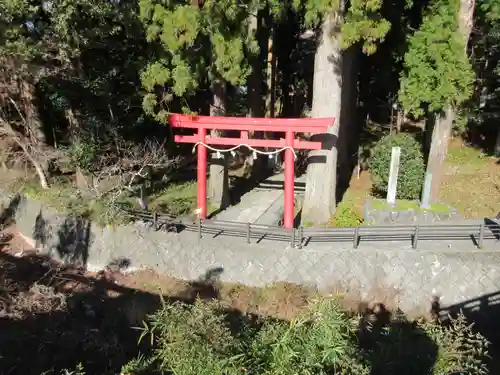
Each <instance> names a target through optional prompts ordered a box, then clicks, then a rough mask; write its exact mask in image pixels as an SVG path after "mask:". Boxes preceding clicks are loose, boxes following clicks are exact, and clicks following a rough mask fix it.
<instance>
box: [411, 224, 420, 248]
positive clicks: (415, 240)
mask: <svg viewBox="0 0 500 375" xmlns="http://www.w3.org/2000/svg"><path fill="white" fill-rule="evenodd" d="M419 232H420V226H419V225H418V224H417V225H415V233H414V234H413V241H412V242H413V243H412V248H414V249H416V248H417V245H418V234H419Z"/></svg>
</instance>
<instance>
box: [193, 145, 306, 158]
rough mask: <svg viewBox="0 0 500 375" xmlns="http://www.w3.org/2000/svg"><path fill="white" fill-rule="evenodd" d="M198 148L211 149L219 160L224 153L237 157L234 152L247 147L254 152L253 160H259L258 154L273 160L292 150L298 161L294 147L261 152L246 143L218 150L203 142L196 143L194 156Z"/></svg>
mask: <svg viewBox="0 0 500 375" xmlns="http://www.w3.org/2000/svg"><path fill="white" fill-rule="evenodd" d="M197 146H203V147H205V148H207V149H209V150H211V151H214V152H216V153H217V154H216V155H217V158H218V159H220V158H221V156H222V153H224V152H230V153H231V155H232V156H235V155H236V153H235V152H234V150H237V149H238V148H240V147H246V148H248V149H249V150H251V151H252V152H253V158H254V159H257V154H260V155H268V156H269V158H272V157H273V156H274V155H276V154H279V153H280V152H282V151H285V150H291V151H292V152H293V156H294V158H295V159H297V154H296V153H295V150H294V149H293V147H290V146H285V147H283V148H280V149H279V150H274V151H261V150H257V149H255V148H253V147H252V146H250V145H247V144H246V143H242V144H239V145H236V146H234V147H231V148H224V149H218V148H215V147H212V146H209V145H207V144H206V143H203V142H196V143H195V144H194V146H193V154H194V153H195V152H196V147H197Z"/></svg>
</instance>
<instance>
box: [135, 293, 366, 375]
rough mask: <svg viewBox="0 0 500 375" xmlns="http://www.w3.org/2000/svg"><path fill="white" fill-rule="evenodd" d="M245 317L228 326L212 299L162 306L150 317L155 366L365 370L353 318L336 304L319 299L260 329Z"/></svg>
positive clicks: (224, 370) (191, 370)
mask: <svg viewBox="0 0 500 375" xmlns="http://www.w3.org/2000/svg"><path fill="white" fill-rule="evenodd" d="M245 319H246V318H245V317H242V319H241V320H240V321H239V326H238V328H239V330H238V331H237V332H234V330H233V331H232V330H231V326H230V324H229V319H228V316H227V315H226V313H225V312H223V311H222V310H221V306H219V305H218V304H217V303H216V302H213V303H202V302H200V301H197V302H196V303H195V305H194V306H186V305H182V304H178V303H176V304H174V305H165V306H164V307H163V309H161V310H160V311H158V312H157V313H155V314H154V315H153V316H151V319H150V324H149V325H148V326H147V327H146V328H145V330H144V331H143V336H148V335H149V336H151V337H152V339H153V341H154V342H155V343H156V346H157V349H156V351H155V354H154V358H155V360H156V361H157V363H159V364H160V369H161V370H163V371H170V372H172V373H175V374H178V375H189V374H193V375H195V374H207V375H212V374H228V375H229V374H236V373H240V372H242V371H243V372H245V373H247V374H255V375H257V374H268V375H288V374H290V375H291V374H298V373H300V374H311V375H312V374H326V373H330V372H333V371H338V373H342V374H352V375H354V374H359V375H362V374H368V373H369V371H368V368H367V367H366V366H365V365H363V364H361V363H360V361H359V359H360V356H359V350H357V346H356V344H355V329H356V325H355V324H354V323H355V322H354V321H352V320H350V319H349V318H348V317H347V315H345V314H344V313H343V312H341V309H340V307H339V305H338V304H337V302H335V301H334V300H332V299H320V300H317V301H315V302H313V303H312V305H311V306H310V309H308V310H307V311H305V312H304V313H303V314H301V315H300V316H298V317H297V318H295V319H293V320H292V321H291V322H280V321H275V320H272V319H266V320H265V321H264V322H263V324H262V326H261V327H256V326H252V325H250V324H249V320H245Z"/></svg>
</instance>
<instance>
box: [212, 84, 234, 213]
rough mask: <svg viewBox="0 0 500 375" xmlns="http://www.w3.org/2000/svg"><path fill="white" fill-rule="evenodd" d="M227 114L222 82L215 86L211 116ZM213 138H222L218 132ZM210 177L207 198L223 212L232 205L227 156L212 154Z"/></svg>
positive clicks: (215, 132) (213, 131) (213, 132)
mask: <svg viewBox="0 0 500 375" xmlns="http://www.w3.org/2000/svg"><path fill="white" fill-rule="evenodd" d="M225 112H226V87H225V84H224V83H222V82H217V83H215V84H214V88H213V103H212V106H211V107H210V116H224V114H225ZM210 135H212V136H215V137H217V136H220V135H222V134H220V133H219V132H218V131H217V130H212V132H211V134H210ZM209 173H210V176H209V179H208V191H207V198H208V199H210V201H211V203H212V204H213V205H215V206H217V208H219V209H221V210H223V209H224V208H226V207H228V206H229V204H230V199H229V176H228V170H227V155H226V154H225V153H222V154H221V157H220V158H217V156H216V154H215V153H211V163H210V172H209Z"/></svg>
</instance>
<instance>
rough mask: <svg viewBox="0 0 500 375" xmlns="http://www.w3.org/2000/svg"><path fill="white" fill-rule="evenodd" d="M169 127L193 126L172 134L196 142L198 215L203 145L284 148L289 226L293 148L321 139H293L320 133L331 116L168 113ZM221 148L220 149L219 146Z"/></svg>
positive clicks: (202, 212) (288, 221)
mask: <svg viewBox="0 0 500 375" xmlns="http://www.w3.org/2000/svg"><path fill="white" fill-rule="evenodd" d="M168 121H169V123H170V126H172V128H188V129H197V130H198V133H197V134H195V135H176V136H175V141H176V142H179V143H193V144H195V146H196V145H197V146H198V171H197V178H198V198H197V201H198V214H199V217H200V218H201V219H205V218H206V217H207V148H206V146H207V145H210V146H215V145H220V146H246V147H249V148H251V149H252V148H254V147H268V148H276V149H284V150H285V212H284V220H283V221H284V223H283V224H284V227H285V228H288V229H291V228H293V221H294V216H295V215H294V199H295V192H294V182H295V181H294V180H295V168H294V159H295V153H294V151H293V150H294V149H295V150H320V149H321V147H322V144H321V142H310V141H303V140H300V139H295V134H296V133H312V134H315V133H324V132H325V131H326V130H327V128H328V127H329V126H332V125H333V123H334V121H335V119H334V118H314V119H308V118H300V119H282V118H278V119H276V118H272V119H270V118H252V117H216V116H189V115H181V114H175V113H174V114H170V115H169V119H168ZM215 129H216V130H237V131H240V132H241V133H240V134H241V135H240V138H227V137H211V136H207V130H215ZM249 131H257V132H280V133H285V138H284V139H283V138H282V139H279V140H271V139H251V138H249V137H248V132H249ZM221 151H224V150H221Z"/></svg>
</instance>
